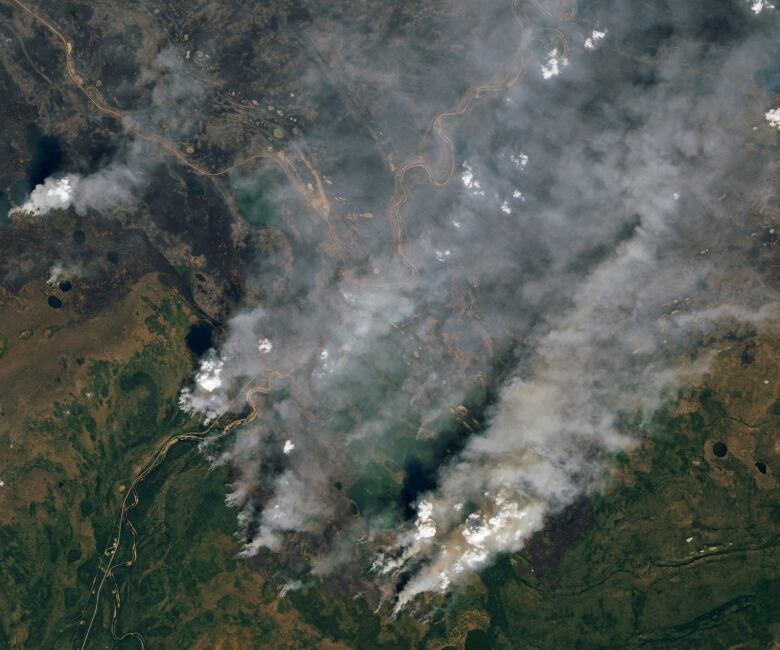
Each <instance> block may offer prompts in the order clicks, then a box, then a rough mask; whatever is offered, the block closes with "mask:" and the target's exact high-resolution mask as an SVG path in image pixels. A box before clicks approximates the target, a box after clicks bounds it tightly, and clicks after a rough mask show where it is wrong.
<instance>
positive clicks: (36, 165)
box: [26, 124, 62, 188]
mask: <svg viewBox="0 0 780 650" xmlns="http://www.w3.org/2000/svg"><path fill="white" fill-rule="evenodd" d="M26 136H27V151H28V152H29V153H30V157H31V160H30V165H29V167H28V168H27V183H28V184H29V186H30V188H33V187H35V186H36V185H39V184H40V183H43V181H45V180H46V179H47V178H48V177H49V176H51V175H52V174H55V173H57V172H58V171H60V168H61V165H62V146H61V144H60V140H59V138H57V137H56V136H53V135H47V134H45V133H44V132H43V131H42V130H41V128H40V127H39V126H38V125H37V124H28V125H27V128H26Z"/></svg>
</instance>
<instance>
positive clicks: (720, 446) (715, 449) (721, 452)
mask: <svg viewBox="0 0 780 650" xmlns="http://www.w3.org/2000/svg"><path fill="white" fill-rule="evenodd" d="M712 453H713V454H715V455H716V456H717V457H718V458H723V457H724V456H725V455H726V454H727V453H729V448H728V447H727V446H726V443H724V442H720V441H718V442H716V443H715V444H714V445H712Z"/></svg>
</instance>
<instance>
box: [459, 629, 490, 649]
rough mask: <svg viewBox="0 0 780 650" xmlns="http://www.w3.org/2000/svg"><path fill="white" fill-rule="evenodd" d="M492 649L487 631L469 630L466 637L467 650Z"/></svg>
mask: <svg viewBox="0 0 780 650" xmlns="http://www.w3.org/2000/svg"><path fill="white" fill-rule="evenodd" d="M492 647H493V646H492V645H490V639H489V638H488V635H487V632H485V630H480V629H479V628H477V629H476V630H469V633H468V634H467V635H466V650H490V649H491V648H492Z"/></svg>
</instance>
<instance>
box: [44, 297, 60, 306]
mask: <svg viewBox="0 0 780 650" xmlns="http://www.w3.org/2000/svg"><path fill="white" fill-rule="evenodd" d="M46 302H48V303H49V307H51V308H52V309H59V308H60V307H62V300H60V299H59V298H57V296H49V297H48V298H47V299H46Z"/></svg>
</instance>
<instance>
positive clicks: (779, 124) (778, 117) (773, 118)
mask: <svg viewBox="0 0 780 650" xmlns="http://www.w3.org/2000/svg"><path fill="white" fill-rule="evenodd" d="M764 117H765V118H766V121H767V122H769V126H774V127H776V128H777V129H778V130H780V108H773V109H772V110H769V111H767V112H766V114H765V115H764Z"/></svg>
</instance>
